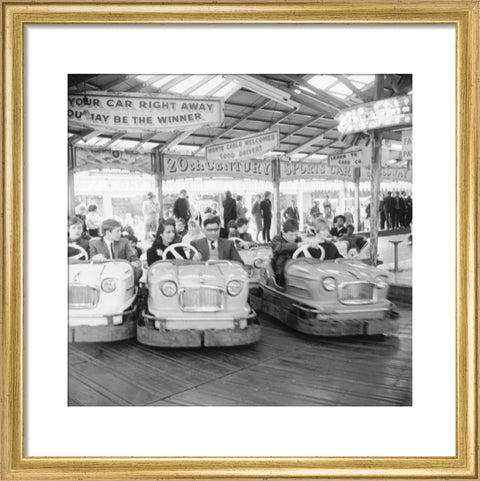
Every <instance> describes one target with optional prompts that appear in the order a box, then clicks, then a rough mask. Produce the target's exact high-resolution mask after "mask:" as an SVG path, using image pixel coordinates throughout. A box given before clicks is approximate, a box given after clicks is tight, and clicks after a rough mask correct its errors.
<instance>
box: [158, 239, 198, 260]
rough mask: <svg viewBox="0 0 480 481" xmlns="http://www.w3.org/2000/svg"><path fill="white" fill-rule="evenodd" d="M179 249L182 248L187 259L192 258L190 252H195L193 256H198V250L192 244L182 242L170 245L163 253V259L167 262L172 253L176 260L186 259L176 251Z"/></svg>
mask: <svg viewBox="0 0 480 481" xmlns="http://www.w3.org/2000/svg"><path fill="white" fill-rule="evenodd" d="M178 247H180V248H182V249H183V250H184V251H185V255H186V256H187V259H188V258H189V257H190V256H189V255H188V252H193V254H194V255H195V254H198V251H197V249H195V247H193V246H191V245H190V244H183V243H182V242H178V243H177V244H170V245H169V246H168V247H167V248H166V249H165V250H164V251H163V256H162V259H163V260H164V261H165V260H167V254H168V253H169V252H171V253H172V254H173V257H175V259H184V258H183V257H182V256H181V255H180V254H179V253H178V252H177V251H176V250H175V249H177V248H178Z"/></svg>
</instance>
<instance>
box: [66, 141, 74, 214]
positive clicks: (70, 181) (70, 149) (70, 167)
mask: <svg viewBox="0 0 480 481" xmlns="http://www.w3.org/2000/svg"><path fill="white" fill-rule="evenodd" d="M74 155H75V153H74V151H73V146H72V145H69V146H68V215H69V216H72V215H75V174H74V170H73V169H74V166H75V159H74Z"/></svg>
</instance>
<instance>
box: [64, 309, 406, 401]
mask: <svg viewBox="0 0 480 481" xmlns="http://www.w3.org/2000/svg"><path fill="white" fill-rule="evenodd" d="M399 309H400V312H401V317H400V324H401V328H400V331H399V333H398V336H390V337H388V336H375V337H351V338H335V339H319V338H312V337H309V336H306V335H303V334H300V333H297V332H295V331H293V330H291V329H289V328H287V327H285V326H283V325H282V324H280V323H279V322H278V321H276V320H275V319H272V318H266V317H262V318H261V319H260V322H261V325H262V339H261V340H260V342H259V343H257V344H254V345H252V346H243V347H233V348H202V349H200V348H198V349H197V348H196V349H160V348H152V347H148V346H143V345H141V344H139V343H138V342H137V341H135V340H132V341H125V342H117V343H96V344H70V346H69V392H68V398H69V405H71V406H117V405H122V406H129V405H134V406H145V405H150V406H167V405H170V406H410V405H411V402H412V322H411V321H412V318H411V308H410V306H399Z"/></svg>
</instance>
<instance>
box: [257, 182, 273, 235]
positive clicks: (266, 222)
mask: <svg viewBox="0 0 480 481" xmlns="http://www.w3.org/2000/svg"><path fill="white" fill-rule="evenodd" d="M270 196H271V194H270V192H268V191H267V192H265V196H264V199H263V200H262V202H260V213H261V214H262V219H263V232H262V236H263V242H270V240H271V239H270V227H271V225H272V202H271V200H270Z"/></svg>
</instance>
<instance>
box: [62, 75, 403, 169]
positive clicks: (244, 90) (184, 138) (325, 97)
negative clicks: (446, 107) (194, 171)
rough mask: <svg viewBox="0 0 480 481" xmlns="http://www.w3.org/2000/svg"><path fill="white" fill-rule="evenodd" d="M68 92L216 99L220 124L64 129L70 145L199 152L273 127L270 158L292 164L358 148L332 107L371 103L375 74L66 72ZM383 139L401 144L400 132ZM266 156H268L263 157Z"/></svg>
mask: <svg viewBox="0 0 480 481" xmlns="http://www.w3.org/2000/svg"><path fill="white" fill-rule="evenodd" d="M68 82H69V85H68V91H69V94H82V93H86V92H92V93H94V92H97V91H98V92H111V93H132V92H136V93H142V92H145V93H155V94H174V95H180V96H192V97H201V96H205V97H222V98H223V99H224V120H223V123H222V125H221V126H219V127H203V128H198V129H196V130H190V131H178V132H160V131H148V130H145V131H143V132H140V133H139V132H129V131H125V132H118V131H115V132H113V131H103V130H102V131H100V130H94V129H86V128H82V127H80V126H78V125H77V126H75V125H73V124H72V125H69V139H68V140H69V143H70V144H73V145H78V146H85V145H87V146H92V147H102V148H108V149H112V150H132V151H140V152H142V151H145V152H148V151H152V150H154V149H158V150H159V151H160V152H170V153H180V154H183V155H194V154H195V155H203V153H204V149H205V147H206V146H209V145H212V144H214V143H220V142H225V141H227V140H233V139H236V138H240V137H244V136H246V135H250V134H255V133H259V132H263V131H265V130H268V129H270V128H273V127H276V128H279V131H280V145H279V147H278V148H277V149H276V150H275V152H270V153H269V154H270V155H278V156H281V157H284V158H288V159H291V160H300V159H301V160H307V161H309V160H312V161H315V160H319V159H324V158H325V156H327V155H330V154H334V153H340V152H342V151H344V150H346V149H348V148H350V147H352V146H354V145H365V143H367V142H368V137H367V136H365V135H364V134H356V135H342V134H341V133H340V132H338V130H337V128H336V126H337V122H336V121H335V120H334V117H335V115H336V114H337V112H338V111H339V110H342V109H344V108H347V107H351V106H354V105H357V104H361V103H365V102H370V101H372V100H373V96H374V75H355V74H339V75H313V74H308V75H307V74H281V75H277V74H265V75H230V74H225V75H220V74H211V75H182V74H178V75H174V74H172V75H165V74H161V75H140V74H139V75H130V74H129V75H125V74H101V75H97V74H89V75H85V74H82V75H69V79H68ZM384 89H385V91H384V97H385V98H387V97H392V96H398V95H405V94H409V93H411V91H412V76H411V75H409V74H391V75H385V82H384ZM385 137H386V138H387V139H390V140H392V141H393V142H400V140H401V133H400V132H395V131H391V132H388V133H386V135H385ZM269 154H267V155H269Z"/></svg>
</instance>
